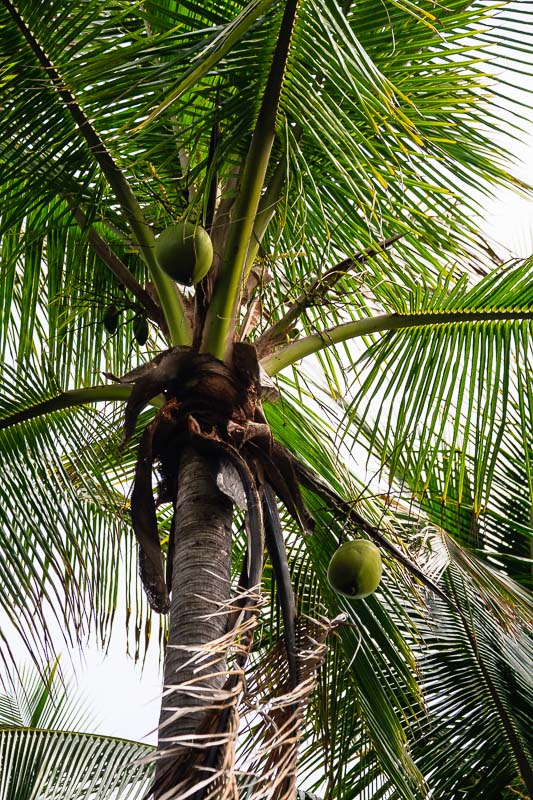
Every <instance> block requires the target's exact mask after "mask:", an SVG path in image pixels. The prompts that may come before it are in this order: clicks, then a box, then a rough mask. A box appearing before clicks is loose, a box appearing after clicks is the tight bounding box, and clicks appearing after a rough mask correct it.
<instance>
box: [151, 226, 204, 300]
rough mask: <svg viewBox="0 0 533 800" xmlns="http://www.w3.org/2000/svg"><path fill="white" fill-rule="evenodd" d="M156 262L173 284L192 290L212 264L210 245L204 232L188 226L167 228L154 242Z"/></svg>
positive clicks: (199, 228) (196, 227)
mask: <svg viewBox="0 0 533 800" xmlns="http://www.w3.org/2000/svg"><path fill="white" fill-rule="evenodd" d="M155 258H156V261H157V263H158V264H159V266H160V267H161V269H162V270H163V271H164V272H166V273H167V275H169V276H170V277H171V278H173V280H175V281H177V282H178V283H182V284H184V285H185V286H191V285H192V284H193V283H198V281H201V280H202V278H204V277H205V276H206V275H207V273H208V272H209V269H210V267H211V264H212V263H213V244H212V242H211V237H210V236H209V234H208V232H207V231H206V230H205V228H202V227H201V226H200V225H193V224H192V223H191V222H178V223H176V224H175V225H170V227H168V228H166V230H164V231H163V232H162V233H160V234H159V236H158V237H157V239H156V240H155Z"/></svg>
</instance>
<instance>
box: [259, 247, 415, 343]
mask: <svg viewBox="0 0 533 800" xmlns="http://www.w3.org/2000/svg"><path fill="white" fill-rule="evenodd" d="M404 235H405V234H403V233H397V234H396V235H395V236H391V237H389V238H388V239H383V240H382V241H381V242H379V243H378V245H377V247H367V248H366V249H365V250H363V251H362V252H361V253H358V254H357V255H356V256H354V257H353V258H346V259H344V261H341V262H340V263H339V264H336V265H335V266H334V267H331V269H328V270H327V271H326V272H325V273H324V274H323V275H321V276H320V277H319V278H317V279H316V280H315V281H313V283H312V284H311V285H310V286H309V287H308V288H307V289H305V290H304V291H303V292H302V293H301V295H300V296H299V297H298V298H297V299H296V300H295V301H294V303H292V305H291V306H290V307H289V308H288V310H287V311H286V312H285V314H284V315H283V317H282V318H281V319H280V320H278V321H277V322H276V323H274V325H272V326H271V327H270V328H268V329H267V330H266V331H265V332H264V333H263V334H262V335H261V336H260V337H259V339H258V340H257V341H256V343H255V344H256V347H257V352H258V353H259V354H261V353H264V352H266V351H267V350H268V349H269V348H270V347H272V345H275V344H276V343H278V342H279V341H280V340H283V337H284V336H285V335H286V333H287V332H288V330H289V329H290V327H291V326H292V324H293V323H294V322H295V321H296V320H297V319H298V317H299V316H300V314H301V313H302V311H304V309H306V308H309V306H310V305H311V304H313V303H315V302H316V301H317V300H318V299H320V298H323V297H324V296H325V295H326V293H327V292H328V291H329V290H330V289H332V288H333V286H335V284H336V283H337V282H338V281H339V280H340V279H341V278H342V277H343V276H344V275H345V274H346V273H347V272H348V271H349V270H350V269H353V267H354V266H356V265H361V264H365V263H366V262H367V261H368V259H370V258H373V257H374V256H376V255H378V253H380V252H382V251H383V250H387V249H388V248H389V247H391V245H393V244H394V242H397V241H398V239H401V238H402V236H404Z"/></svg>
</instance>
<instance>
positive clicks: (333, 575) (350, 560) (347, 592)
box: [328, 539, 381, 600]
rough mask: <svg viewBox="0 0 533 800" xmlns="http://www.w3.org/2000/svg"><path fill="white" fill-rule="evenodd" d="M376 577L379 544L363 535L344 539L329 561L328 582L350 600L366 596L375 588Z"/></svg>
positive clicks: (379, 565) (376, 585)
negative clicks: (359, 537) (347, 539)
mask: <svg viewBox="0 0 533 800" xmlns="http://www.w3.org/2000/svg"><path fill="white" fill-rule="evenodd" d="M380 580H381V555H380V552H379V548H377V547H376V545H375V544H374V543H373V542H369V541H367V540H366V539H356V540H353V541H349V542H344V544H341V546H340V547H339V549H338V550H336V551H335V553H334V554H333V557H332V559H331V561H330V562H329V567H328V581H329V583H330V586H331V587H332V588H333V589H335V591H336V592H339V594H343V595H344V596H345V597H350V598H351V599H352V600H357V599H360V598H361V597H367V596H368V595H369V594H372V592H375V590H376V589H377V587H378V584H379V582H380Z"/></svg>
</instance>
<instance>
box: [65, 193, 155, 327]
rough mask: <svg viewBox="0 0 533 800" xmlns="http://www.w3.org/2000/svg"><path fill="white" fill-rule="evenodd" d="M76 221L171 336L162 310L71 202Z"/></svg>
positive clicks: (146, 309)
mask: <svg viewBox="0 0 533 800" xmlns="http://www.w3.org/2000/svg"><path fill="white" fill-rule="evenodd" d="M69 205H70V207H71V209H72V213H73V215H74V219H75V220H76V222H77V223H78V225H79V226H80V228H81V229H82V230H83V231H86V232H87V239H88V242H89V244H90V245H91V247H92V248H93V250H94V252H95V253H96V254H97V255H98V257H99V258H100V260H101V261H103V263H104V264H105V265H106V266H107V267H108V268H109V269H110V270H111V272H112V273H113V275H115V277H116V278H117V280H118V281H120V283H121V284H122V286H124V287H125V288H126V289H128V290H129V291H130V292H131V293H132V295H133V296H134V297H136V298H137V300H138V301H139V303H141V305H142V306H143V308H144V309H145V311H146V313H147V314H148V316H149V317H150V319H152V320H154V322H156V323H157V324H158V325H159V326H160V327H161V329H162V331H163V333H164V334H165V335H167V336H168V335H169V331H168V326H167V324H166V320H165V318H164V315H163V314H162V313H161V309H160V308H159V306H158V305H157V303H154V301H153V300H152V298H151V297H150V295H149V294H148V292H147V291H146V290H145V289H144V288H143V287H142V286H141V284H140V283H139V282H138V281H136V280H135V278H134V276H133V275H132V273H131V272H130V270H129V269H128V268H127V266H126V265H125V264H124V262H123V261H122V260H121V259H120V258H119V257H118V256H117V255H116V253H115V252H114V251H113V250H112V249H111V247H110V246H109V244H108V243H107V242H106V240H105V239H104V238H103V237H102V236H100V234H99V233H98V231H96V230H95V229H94V228H93V227H92V226H89V225H88V222H87V218H86V216H85V214H84V212H83V211H82V209H81V208H80V207H79V206H75V205H74V203H73V202H72V201H71V200H69Z"/></svg>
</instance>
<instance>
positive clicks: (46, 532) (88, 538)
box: [0, 368, 170, 657]
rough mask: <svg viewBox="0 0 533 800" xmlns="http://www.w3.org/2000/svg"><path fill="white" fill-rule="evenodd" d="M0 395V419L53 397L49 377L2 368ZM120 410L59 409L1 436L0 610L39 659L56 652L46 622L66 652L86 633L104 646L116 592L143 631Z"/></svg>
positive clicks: (130, 459)
mask: <svg viewBox="0 0 533 800" xmlns="http://www.w3.org/2000/svg"><path fill="white" fill-rule="evenodd" d="M35 387H38V388H35ZM2 388H3V398H2V416H4V417H9V415H10V414H12V413H13V412H14V411H19V410H20V409H21V408H25V407H28V406H31V405H34V404H35V403H36V402H40V401H44V400H46V399H47V398H49V397H53V396H54V395H56V394H57V393H58V387H57V384H56V382H55V380H54V378H53V376H52V375H47V374H46V372H45V373H43V371H39V370H36V369H34V371H33V374H32V373H26V375H24V376H22V375H21V374H20V373H19V372H17V371H14V370H8V369H7V368H6V369H5V370H4V372H3V383H2ZM121 410H122V409H121V408H120V409H119V410H118V413H117V411H116V410H113V409H112V408H111V409H110V410H108V411H107V413H98V412H96V411H94V410H92V409H87V408H85V409H84V408H77V409H63V410H58V411H55V412H54V413H52V414H49V415H47V416H45V417H37V418H35V419H29V420H26V421H25V422H23V423H22V424H19V425H15V426H13V427H8V428H5V429H3V430H2V431H1V433H0V438H1V447H2V453H3V459H2V473H3V477H2V481H1V484H2V490H1V496H2V504H1V505H2V512H1V520H2V524H1V526H0V531H1V534H0V535H1V538H2V548H1V553H2V556H1V558H0V575H1V577H0V580H1V583H2V586H3V590H2V593H1V596H2V601H1V602H2V608H3V610H4V611H5V613H6V616H7V619H8V621H9V623H10V625H11V626H12V628H13V629H14V630H15V631H17V633H18V635H20V636H21V637H22V639H23V640H24V641H25V642H26V644H27V645H28V647H29V649H30V650H33V651H35V653H37V652H41V654H42V656H43V657H44V656H45V654H46V652H47V649H48V648H50V647H51V648H52V649H54V650H56V651H57V650H58V649H62V647H61V645H60V644H58V641H57V633H54V632H53V631H55V630H56V627H55V626H51V625H50V621H51V619H53V618H54V617H55V619H56V620H57V622H58V623H59V630H62V631H64V634H63V636H65V637H66V639H65V641H66V643H67V645H70V644H71V637H72V636H78V637H80V636H82V634H83V633H88V632H89V631H93V632H95V633H97V634H98V638H99V639H100V640H101V641H102V642H105V641H107V640H108V638H109V635H110V633H111V630H112V627H113V618H114V612H115V609H116V604H117V594H118V591H119V587H120V585H121V584H122V583H123V582H124V586H125V587H126V589H127V595H128V598H127V601H128V606H129V607H130V608H131V609H132V610H133V611H134V618H135V617H136V619H135V625H136V627H137V629H138V633H139V634H140V631H141V630H144V629H145V627H146V615H147V613H149V612H148V610H147V608H146V603H145V602H144V601H143V600H142V598H141V597H139V596H138V595H137V592H136V589H135V587H136V583H137V577H136V556H135V544H134V537H133V535H132V531H131V523H130V520H129V499H128V485H129V483H130V482H131V480H132V478H133V465H134V458H135V446H134V445H132V448H131V450H129V451H128V452H127V453H124V454H123V455H122V459H121V461H122V463H121V465H120V466H119V464H118V443H119V441H120V435H121V427H122V413H121ZM165 516H166V525H167V526H168V525H169V524H170V520H169V519H168V511H163V512H162V520H163V519H164V518H165ZM164 527H165V524H164V523H163V528H164ZM136 595H137V597H136V599H135V596H136ZM131 621H133V619H132V620H131ZM136 638H137V642H138V638H139V637H138V636H136ZM137 655H138V653H137Z"/></svg>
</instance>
